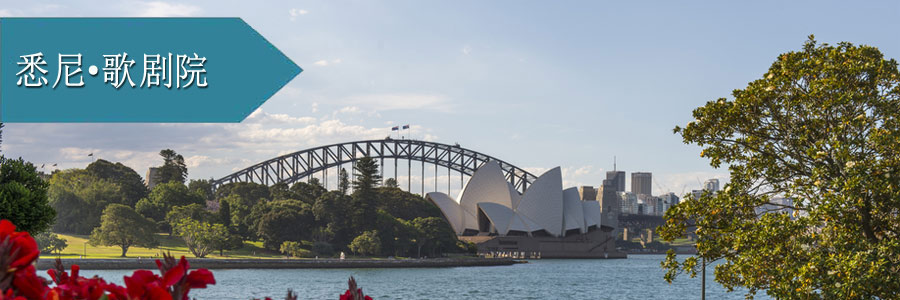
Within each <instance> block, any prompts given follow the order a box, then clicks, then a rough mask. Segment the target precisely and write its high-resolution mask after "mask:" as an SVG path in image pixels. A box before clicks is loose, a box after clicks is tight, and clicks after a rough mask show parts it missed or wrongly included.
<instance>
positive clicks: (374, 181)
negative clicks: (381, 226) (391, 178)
mask: <svg viewBox="0 0 900 300" xmlns="http://www.w3.org/2000/svg"><path fill="white" fill-rule="evenodd" d="M353 168H354V170H355V171H356V177H355V178H354V179H353V209H352V210H351V211H350V212H349V214H350V216H352V218H353V220H354V221H355V222H357V224H356V225H355V226H354V227H356V228H358V229H360V230H370V229H375V221H376V218H377V215H376V201H377V197H378V195H377V193H376V192H375V187H376V186H378V183H379V182H381V175H379V174H378V163H376V162H375V160H374V159H372V158H371V157H368V156H366V157H363V158H360V159H359V160H358V161H357V162H356V165H355V166H354V167H353Z"/></svg>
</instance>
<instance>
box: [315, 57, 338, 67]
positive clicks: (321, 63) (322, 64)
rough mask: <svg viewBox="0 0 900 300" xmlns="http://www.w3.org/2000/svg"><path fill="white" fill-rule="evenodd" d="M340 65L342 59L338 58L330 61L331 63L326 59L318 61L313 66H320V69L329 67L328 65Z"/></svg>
mask: <svg viewBox="0 0 900 300" xmlns="http://www.w3.org/2000/svg"><path fill="white" fill-rule="evenodd" d="M339 63H341V59H340V58H336V59H332V60H330V61H329V60H325V59H322V60H318V61H316V62H314V63H313V64H314V65H317V66H320V67H325V66H328V65H336V64H339Z"/></svg>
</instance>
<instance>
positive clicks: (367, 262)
mask: <svg viewBox="0 0 900 300" xmlns="http://www.w3.org/2000/svg"><path fill="white" fill-rule="evenodd" d="M188 262H190V264H191V268H192V269H197V268H206V269H337V268H451V267H481V266H508V265H513V264H516V263H524V262H525V261H521V260H514V259H505V258H431V259H345V260H340V259H211V258H188ZM62 263H63V265H65V266H66V268H69V267H71V266H72V265H73V264H74V265H78V266H79V267H81V269H82V270H137V269H148V270H155V269H156V263H155V260H154V259H147V258H143V259H137V258H123V259H62ZM54 264H55V259H53V258H49V257H48V258H42V259H40V260H38V262H37V264H36V265H35V267H36V268H37V269H38V270H46V269H49V268H53V266H54Z"/></svg>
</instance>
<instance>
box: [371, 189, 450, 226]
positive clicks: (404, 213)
mask: <svg viewBox="0 0 900 300" xmlns="http://www.w3.org/2000/svg"><path fill="white" fill-rule="evenodd" d="M376 192H377V193H378V197H377V198H376V199H377V200H378V202H377V208H378V209H383V210H385V211H386V212H388V213H389V214H391V215H392V216H394V217H397V218H401V219H404V220H412V219H415V218H418V217H441V216H442V215H441V210H440V209H439V208H438V207H437V206H435V205H434V204H431V203H429V202H428V201H425V198H422V196H419V195H417V194H413V193H409V192H406V191H403V190H401V189H399V188H391V187H381V188H378V189H376Z"/></svg>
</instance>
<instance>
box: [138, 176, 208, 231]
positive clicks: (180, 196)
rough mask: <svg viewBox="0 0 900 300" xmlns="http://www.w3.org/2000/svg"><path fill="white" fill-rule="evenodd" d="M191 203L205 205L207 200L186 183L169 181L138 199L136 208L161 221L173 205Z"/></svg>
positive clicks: (158, 185) (143, 213)
mask: <svg viewBox="0 0 900 300" xmlns="http://www.w3.org/2000/svg"><path fill="white" fill-rule="evenodd" d="M190 204H199V205H202V206H204V207H205V205H206V201H204V200H203V196H202V195H201V194H198V193H195V192H192V191H190V190H188V187H187V186H185V185H184V183H181V182H178V181H169V182H166V183H161V184H157V185H156V186H155V187H153V191H151V192H150V196H149V198H146V199H141V201H138V204H137V205H136V206H135V208H136V209H137V211H138V212H139V213H141V214H142V215H144V216H145V217H148V218H151V219H153V220H154V221H157V222H160V221H165V218H166V214H167V213H168V212H169V211H170V210H172V207H175V206H185V205H190ZM164 227H168V226H164Z"/></svg>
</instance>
